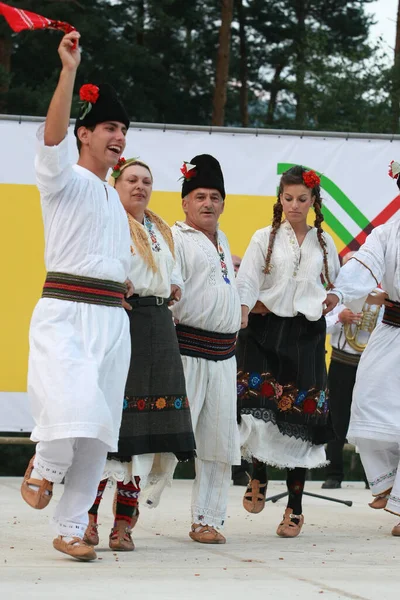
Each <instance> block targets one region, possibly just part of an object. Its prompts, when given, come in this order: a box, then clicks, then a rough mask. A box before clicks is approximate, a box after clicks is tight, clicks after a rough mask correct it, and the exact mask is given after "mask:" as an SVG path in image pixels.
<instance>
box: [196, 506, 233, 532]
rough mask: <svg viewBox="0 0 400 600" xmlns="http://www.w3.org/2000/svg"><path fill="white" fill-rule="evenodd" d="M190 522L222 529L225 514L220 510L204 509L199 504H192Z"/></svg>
mask: <svg viewBox="0 0 400 600" xmlns="http://www.w3.org/2000/svg"><path fill="white" fill-rule="evenodd" d="M192 523H199V524H200V525H203V526H205V525H208V526H209V527H214V528H215V529H222V528H223V526H224V523H225V515H224V514H223V513H222V512H214V511H212V510H204V509H203V508H201V507H200V506H195V505H192Z"/></svg>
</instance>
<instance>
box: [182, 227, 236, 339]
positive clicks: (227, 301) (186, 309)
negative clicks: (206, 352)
mask: <svg viewBox="0 0 400 600" xmlns="http://www.w3.org/2000/svg"><path fill="white" fill-rule="evenodd" d="M172 232H173V236H174V240H175V254H176V260H177V263H178V265H179V267H180V271H181V274H182V278H183V282H184V285H185V293H184V296H183V297H182V299H181V301H180V302H178V303H177V304H175V305H174V306H173V308H172V312H173V314H174V317H175V318H176V319H178V321H179V323H180V324H181V325H188V326H190V327H197V328H198V329H204V330H206V331H214V332H217V333H236V332H237V331H239V329H240V318H241V313H240V299H239V294H238V291H237V289H236V281H235V272H234V269H233V263H232V258H231V251H230V248H229V244H228V240H227V238H226V236H225V234H224V233H223V232H222V231H218V242H219V247H220V252H218V251H217V249H216V247H215V246H214V244H213V243H212V242H211V241H210V240H209V239H208V237H207V236H206V235H204V233H202V232H201V231H197V230H196V229H193V228H192V227H189V225H186V224H185V223H183V222H180V221H178V222H177V223H175V225H174V226H173V227H172ZM222 263H225V268H224V265H223V264H222Z"/></svg>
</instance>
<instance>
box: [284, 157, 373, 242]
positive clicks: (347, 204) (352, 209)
mask: <svg viewBox="0 0 400 600" xmlns="http://www.w3.org/2000/svg"><path fill="white" fill-rule="evenodd" d="M294 166H295V165H294V164H291V163H278V165H277V173H278V175H282V173H284V172H285V171H287V170H288V169H290V168H291V167H294ZM303 166H304V165H303ZM305 168H306V169H309V168H310V167H305ZM315 172H316V173H318V175H319V176H320V177H321V187H322V188H323V189H324V190H325V191H326V192H328V194H329V195H330V196H331V197H332V198H333V199H334V200H335V202H337V203H338V204H339V206H341V208H343V210H344V211H345V212H346V213H347V214H348V215H349V217H350V218H351V219H352V220H353V221H354V222H355V223H356V224H357V225H358V226H359V227H360V228H361V229H365V227H367V226H368V225H369V220H368V219H367V217H366V216H365V215H363V213H362V212H361V211H360V210H359V209H358V208H357V206H356V205H355V204H353V202H352V201H351V200H350V198H349V197H348V196H346V194H345V193H344V192H342V190H341V189H340V188H339V187H338V186H337V185H336V183H333V181H332V180H331V179H329V177H326V176H325V175H323V174H322V173H320V172H319V171H315ZM332 216H333V215H332ZM336 221H337V220H336ZM326 222H327V223H328V220H327V221H326ZM337 223H338V224H339V225H340V222H339V221H337ZM328 224H329V223H328ZM340 227H343V226H342V225H340ZM332 229H333V227H332ZM343 229H344V228H343ZM344 230H345V231H346V232H347V230H346V229H344ZM335 232H336V233H337V234H338V235H340V234H339V232H338V231H336V230H335ZM347 233H348V232H347ZM348 235H350V234H349V233H348ZM340 237H342V236H341V235H340ZM342 239H343V238H342ZM351 239H353V237H351ZM343 241H344V239H343ZM346 243H347V242H346Z"/></svg>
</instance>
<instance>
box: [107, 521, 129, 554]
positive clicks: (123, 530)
mask: <svg viewBox="0 0 400 600" xmlns="http://www.w3.org/2000/svg"><path fill="white" fill-rule="evenodd" d="M131 531H132V529H131V527H129V526H128V524H127V522H126V521H125V520H122V519H121V520H119V521H117V522H116V524H115V527H113V528H112V529H111V533H110V539H109V542H108V545H109V547H110V548H111V550H117V551H120V552H132V551H133V550H134V549H135V544H134V543H133V540H132V536H131Z"/></svg>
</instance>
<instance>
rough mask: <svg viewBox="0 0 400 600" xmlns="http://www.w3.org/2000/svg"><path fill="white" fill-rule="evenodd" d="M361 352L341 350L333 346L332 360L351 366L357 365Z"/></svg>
mask: <svg viewBox="0 0 400 600" xmlns="http://www.w3.org/2000/svg"><path fill="white" fill-rule="evenodd" d="M360 358H361V354H350V352H345V351H344V350H339V349H338V348H334V347H333V346H332V360H335V361H336V362H339V363H342V364H343V365H350V366H351V367H357V366H358V363H359V362H360Z"/></svg>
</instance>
